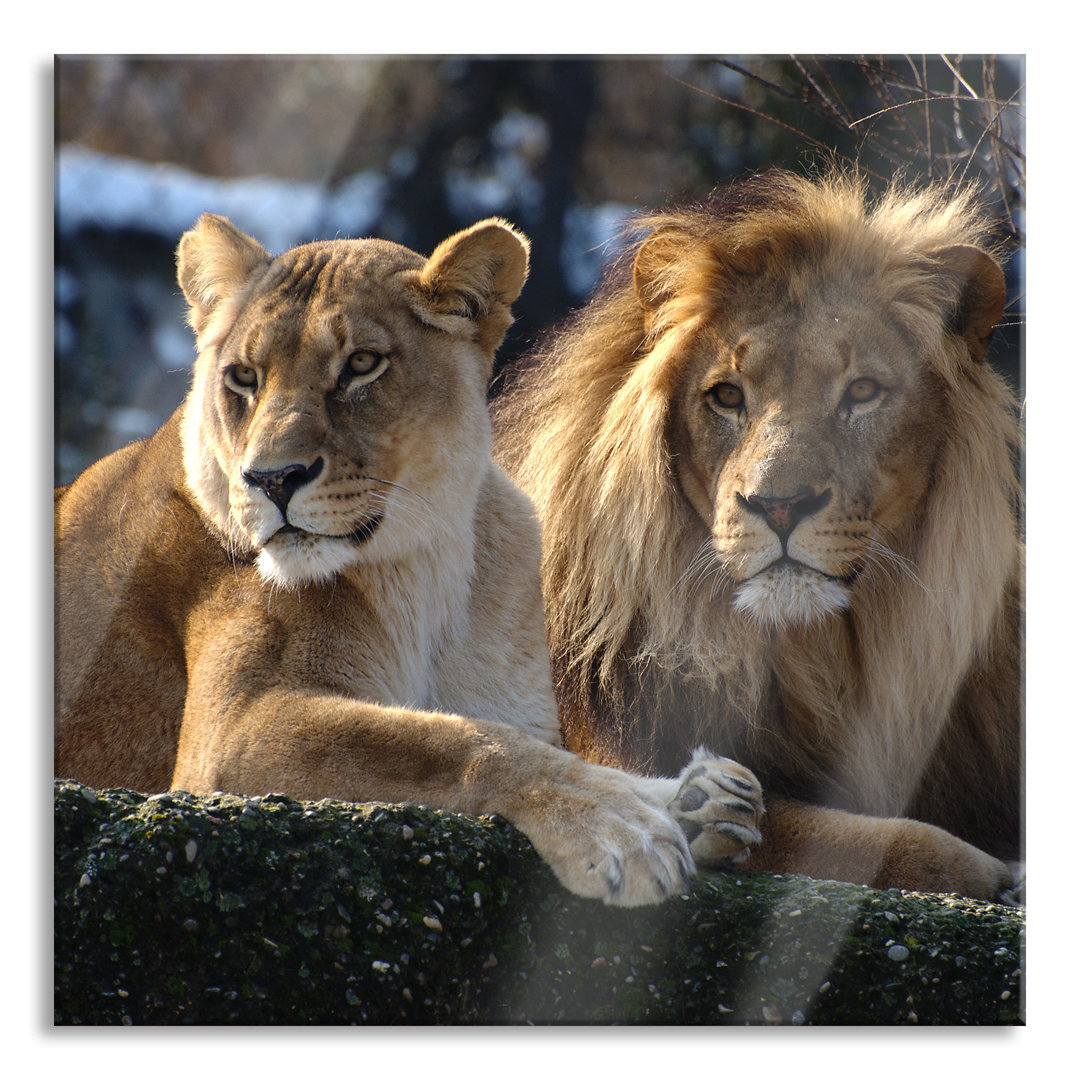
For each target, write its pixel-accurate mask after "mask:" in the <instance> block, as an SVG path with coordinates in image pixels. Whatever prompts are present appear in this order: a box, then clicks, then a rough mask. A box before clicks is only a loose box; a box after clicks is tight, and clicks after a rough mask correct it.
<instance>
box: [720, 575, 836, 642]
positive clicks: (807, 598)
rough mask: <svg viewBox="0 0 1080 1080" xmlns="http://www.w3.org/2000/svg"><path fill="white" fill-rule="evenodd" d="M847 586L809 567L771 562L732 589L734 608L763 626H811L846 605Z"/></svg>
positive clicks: (777, 627)
mask: <svg viewBox="0 0 1080 1080" xmlns="http://www.w3.org/2000/svg"><path fill="white" fill-rule="evenodd" d="M848 602H849V591H848V587H847V586H846V585H844V584H843V582H841V581H838V580H836V579H835V578H831V577H827V576H826V575H825V574H819V573H817V572H816V571H814V570H811V569H810V568H809V567H803V566H794V565H791V564H789V563H787V564H784V565H782V566H771V567H769V568H768V569H766V570H763V571H762V572H761V573H760V574H755V575H754V577H752V578H750V579H749V580H748V581H744V582H743V583H742V584H741V585H740V586H739V587H738V589H737V590H736V592H735V600H734V607H735V610H736V611H740V612H742V613H743V614H744V615H748V616H749V617H750V618H751V619H752V620H753V621H754V622H756V623H758V624H759V625H761V626H763V627H767V628H776V629H783V628H785V627H797V626H813V625H814V624H815V623H820V622H822V621H823V620H824V619H826V618H828V617H829V616H830V615H835V614H837V613H838V612H841V611H843V610H844V609H845V608H847V606H848Z"/></svg>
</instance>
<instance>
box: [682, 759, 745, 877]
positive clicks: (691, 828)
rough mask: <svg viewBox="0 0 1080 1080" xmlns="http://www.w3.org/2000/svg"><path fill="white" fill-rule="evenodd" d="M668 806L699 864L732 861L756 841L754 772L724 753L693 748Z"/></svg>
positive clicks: (722, 863) (719, 863) (741, 857)
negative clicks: (715, 755)
mask: <svg viewBox="0 0 1080 1080" xmlns="http://www.w3.org/2000/svg"><path fill="white" fill-rule="evenodd" d="M678 782H679V790H678V792H677V793H676V795H675V798H674V799H673V800H672V801H671V802H670V803H669V805H668V811H669V812H670V813H671V816H672V817H673V818H674V819H675V821H676V822H678V824H679V826H680V828H681V829H682V831H683V833H684V834H685V835H686V839H687V842H688V843H689V845H690V851H691V853H692V854H693V856H694V860H695V861H696V862H697V863H698V865H700V866H714V867H715V866H735V865H737V864H738V863H740V862H742V861H743V860H744V859H745V858H746V857H747V856H748V855H749V854H750V848H751V846H752V845H753V844H759V843H760V842H761V828H760V826H761V819H762V817H763V815H764V814H765V806H764V804H763V803H762V801H761V785H760V784H759V783H758V781H757V777H756V776H754V774H753V773H752V772H751V771H750V770H749V769H747V768H746V767H745V766H743V765H740V764H739V763H738V762H736V761H732V760H731V759H730V758H722V757H713V756H712V755H711V754H709V753H707V752H706V751H704V750H698V751H697V752H696V753H695V754H694V756H693V757H692V758H691V759H690V764H689V765H687V767H686V768H685V769H684V770H683V771H682V773H681V774H680V776H679V781H678Z"/></svg>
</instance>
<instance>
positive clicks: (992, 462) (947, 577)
mask: <svg viewBox="0 0 1080 1080" xmlns="http://www.w3.org/2000/svg"><path fill="white" fill-rule="evenodd" d="M640 224H641V228H642V232H643V233H645V234H646V235H645V237H644V239H643V240H640V241H639V242H638V243H637V244H636V245H635V247H634V249H633V251H632V253H631V258H632V260H633V261H632V262H631V261H629V260H627V261H626V262H624V263H623V264H621V265H619V266H617V267H616V268H615V270H614V272H613V274H612V275H611V277H610V279H609V280H608V282H607V283H606V285H605V286H604V288H603V289H602V290H601V292H600V293H599V294H598V296H597V297H596V298H594V300H593V301H592V302H591V303H590V305H589V306H588V307H587V308H586V309H585V310H584V311H583V312H582V313H581V314H580V315H579V316H578V317H577V318H576V319H575V320H574V321H573V322H572V323H571V324H569V326H568V327H567V328H564V329H563V330H561V331H559V332H557V333H556V334H554V335H553V336H552V337H551V339H550V340H549V341H548V342H547V343H546V345H544V346H542V347H541V349H540V350H538V353H537V355H536V356H534V357H532V358H531V360H530V363H529V365H527V366H526V367H525V369H524V371H523V373H522V374H521V375H520V377H519V378H518V379H517V380H516V382H515V383H514V384H513V385H512V388H511V390H510V391H509V392H508V393H507V394H506V395H505V396H504V398H503V399H502V400H501V401H500V402H499V403H498V405H497V413H496V421H497V422H496V430H497V442H496V456H497V458H498V459H499V460H500V461H501V462H502V463H503V464H504V465H505V466H506V467H507V468H508V470H509V471H510V473H511V475H512V476H513V477H514V478H515V479H516V480H517V481H518V482H519V483H520V484H521V485H522V487H524V489H525V490H526V491H527V492H528V493H529V494H530V495H531V496H532V498H533V500H534V502H535V504H536V506H537V510H538V513H539V516H540V520H541V525H542V529H543V535H544V545H543V560H542V575H543V587H544V594H545V603H546V611H547V626H548V640H549V646H550V647H551V649H552V651H553V655H554V659H555V665H556V670H557V674H558V692H559V696H560V705H561V710H562V722H563V729H564V735H565V738H566V741H567V745H568V746H569V747H570V748H571V749H575V750H577V751H579V752H580V753H582V754H583V755H584V756H585V757H587V758H588V759H590V760H594V761H601V762H605V763H608V764H612V765H618V766H620V767H624V768H628V769H635V770H645V771H652V770H659V771H664V770H668V769H670V767H671V762H672V760H675V759H679V758H680V755H682V754H684V753H685V751H686V749H687V748H689V747H691V746H696V745H698V744H703V745H705V746H706V747H708V748H710V749H711V750H713V751H716V752H722V753H726V754H730V755H731V756H732V757H734V758H735V759H737V760H738V761H740V762H742V763H743V764H744V765H747V766H749V767H750V768H751V769H753V770H754V772H755V773H756V774H757V776H758V777H759V778H760V779H761V781H762V783H763V786H764V789H765V794H766V805H767V807H768V809H769V813H768V817H767V819H766V828H765V832H766V839H765V843H764V844H763V846H762V847H761V848H760V849H758V850H757V852H755V854H754V855H753V856H752V859H751V862H750V863H749V864H748V865H751V866H758V867H764V868H768V869H778V870H796V871H803V872H806V873H812V874H815V875H818V876H827V877H839V878H847V879H850V880H855V881H863V882H867V883H873V884H876V885H898V886H904V887H908V888H929V889H939V890H958V891H961V892H965V893H968V894H970V895H974V896H993V895H996V894H997V893H998V892H999V891H1000V889H1001V887H1002V886H1003V884H1005V883H1006V882H1007V881H1008V879H1009V874H1008V871H1007V870H1006V868H1005V866H1004V865H1003V864H1002V863H1001V862H1000V861H999V858H1001V859H1006V858H1007V859H1016V858H1017V857H1018V855H1019V847H1020V824H1019V816H1020V800H1021V795H1020V741H1021V740H1020V700H1019V685H1020V671H1019V664H1020V659H1019V583H1020V572H1021V570H1020V546H1019V542H1018V538H1017V524H1016V510H1017V506H1018V501H1019V497H1018V491H1017V484H1016V480H1015V476H1014V468H1013V463H1012V458H1011V455H1012V453H1013V452H1014V450H1015V449H1016V447H1017V446H1018V442H1019V434H1018V426H1017V419H1016V408H1015V402H1014V401H1013V399H1012V397H1011V395H1010V393H1009V392H1008V391H1007V389H1006V388H1005V386H1004V385H1003V383H1002V382H1001V380H1000V379H999V378H998V377H997V376H996V375H995V374H994V373H993V372H992V371H991V369H990V368H989V367H988V366H987V365H986V364H985V362H984V360H983V357H984V353H985V350H986V346H987V341H988V339H989V335H990V332H991V330H992V328H993V325H994V324H995V323H996V322H997V321H998V319H999V318H1000V315H1001V311H1002V306H1003V302H1004V280H1003V277H1002V273H1001V270H1000V269H999V267H998V265H997V262H996V261H995V257H994V254H993V249H992V247H991V246H990V245H989V244H988V242H987V227H986V223H985V222H984V221H983V220H982V218H980V216H979V214H978V212H977V209H976V206H975V204H974V202H973V199H972V197H971V196H970V195H969V194H961V195H959V196H953V197H949V196H947V195H946V194H944V193H943V192H940V191H935V190H931V191H922V192H919V191H905V190H901V189H899V188H896V189H894V190H892V191H890V192H889V193H888V194H887V195H886V196H885V197H884V198H883V199H881V200H880V201H879V202H878V203H877V204H876V205H872V206H871V205H868V200H867V197H866V192H865V190H864V186H863V185H862V184H861V183H860V182H859V181H858V180H856V179H854V178H851V177H847V176H843V175H833V176H830V177H828V178H827V179H825V180H823V181H821V182H817V183H814V182H810V181H806V180H802V179H800V178H797V177H795V176H794V175H792V174H787V173H773V174H768V175H767V176H765V177H760V178H756V179H754V180H752V181H750V182H747V183H745V184H742V185H738V186H735V187H733V188H731V189H729V190H728V191H726V192H725V193H723V194H722V195H720V196H718V198H717V199H716V200H714V201H713V202H712V203H710V204H708V205H702V206H698V207H694V208H691V209H689V210H685V211H677V212H671V213H658V214H654V215H650V216H647V217H645V218H644V219H643V221H642V222H641V223H640ZM770 518H771V519H772V521H773V522H774V524H770ZM788 528H790V533H787V532H786V529H788ZM784 541H786V549H785V548H784V546H783V544H784ZM785 550H786V554H787V556H788V558H787V559H786V560H785V562H784V564H783V565H782V566H781V565H773V564H774V561H775V560H777V559H778V558H780V557H781V556H783V555H784V554H785ZM823 807H831V808H835V809H833V810H828V811H826V810H824V809H822V808H823ZM904 815H906V817H904ZM907 818H915V819H918V821H912V820H908V819H907ZM884 819H893V820H884ZM924 823H929V824H924ZM953 834H955V835H953ZM958 837H961V838H963V839H962V840H961V839H958ZM972 845H977V847H976V846H972ZM980 848H981V849H985V850H986V851H989V852H992V854H993V856H996V857H991V856H990V855H987V854H985V853H984V851H983V850H979V849H980Z"/></svg>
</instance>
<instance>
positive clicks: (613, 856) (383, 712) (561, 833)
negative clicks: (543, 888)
mask: <svg viewBox="0 0 1080 1080" xmlns="http://www.w3.org/2000/svg"><path fill="white" fill-rule="evenodd" d="M220 690H221V688H220V687H219V688H218V691H219V692H218V693H215V695H214V702H215V704H214V705H213V706H212V707H211V708H209V709H202V708H199V707H198V706H197V705H195V704H193V703H192V699H191V697H189V705H188V709H187V711H186V712H185V716H184V723H183V727H182V730H181V736H180V746H179V754H178V758H177V764H176V770H175V773H174V775H173V783H172V786H173V787H174V788H180V789H184V790H187V791H190V792H193V793H195V794H206V793H209V792H212V791H216V790H221V791H233V792H237V793H244V794H264V793H266V792H269V791H278V792H282V793H284V794H286V795H289V796H291V797H293V798H299V799H322V798H333V799H342V800H348V801H377V802H410V803H421V804H424V805H427V806H430V807H434V808H436V809H443V810H453V811H457V812H460V813H467V814H485V813H493V814H499V815H500V816H502V817H504V818H506V819H507V820H508V821H510V822H511V823H512V824H514V825H515V826H517V827H518V828H519V829H521V831H522V832H523V833H524V834H525V835H526V836H527V837H528V838H529V840H530V841H531V842H532V844H533V846H534V847H535V848H536V850H537V852H538V853H539V854H540V856H541V857H542V858H543V859H544V860H545V861H546V862H547V863H548V864H549V865H550V866H551V868H552V869H553V870H554V872H555V874H556V876H557V877H558V878H559V880H560V881H561V882H562V883H563V885H565V886H566V887H567V888H568V889H570V890H571V891H572V892H575V893H577V894H579V895H581V896H587V897H593V898H596V899H600V900H603V901H604V902H606V903H611V904H617V905H621V906H634V905H638V904H649V903H655V902H657V901H660V900H662V899H663V898H664V897H666V896H668V895H670V894H671V893H674V892H679V891H681V890H683V889H685V888H686V887H687V885H688V882H689V876H690V874H691V872H692V870H693V859H692V857H691V855H690V851H689V849H688V846H687V842H686V839H685V837H684V836H683V832H682V830H681V829H680V828H679V826H678V825H677V824H676V823H675V821H674V820H673V819H672V818H671V816H670V815H669V814H668V813H667V811H666V809H665V805H664V802H663V800H662V799H661V798H660V797H659V796H658V795H657V794H655V793H654V792H652V791H649V790H646V789H644V788H642V787H641V786H640V785H639V783H638V781H637V780H636V778H634V777H631V776H629V775H628V774H626V773H622V772H619V771H618V770H616V769H610V768H606V767H604V766H599V765H591V764H589V763H587V762H585V761H582V760H581V759H580V758H578V757H576V756H575V755H574V754H571V753H569V752H568V751H565V750H562V749H560V748H558V747H554V746H550V745H548V744H546V743H543V742H540V741H539V740H538V739H535V738H533V737H531V736H529V735H526V734H524V733H523V732H520V731H517V730H515V729H514V728H511V727H509V726H508V725H505V724H499V723H492V722H485V721H476V720H467V719H464V718H462V717H458V716H453V715H450V714H443V713H430V712H419V711H414V710H409V709H402V708H395V707H385V706H381V705H375V704H370V703H366V702H360V701H353V700H349V699H347V698H343V697H336V696H332V695H328V694H313V693H297V692H293V691H290V690H286V689H273V690H269V691H265V692H263V693H260V694H258V695H257V696H253V697H249V698H247V699H246V700H243V699H239V698H234V699H233V701H234V704H233V705H232V706H231V707H230V706H229V704H227V703H228V702H229V695H228V694H227V693H221V692H220Z"/></svg>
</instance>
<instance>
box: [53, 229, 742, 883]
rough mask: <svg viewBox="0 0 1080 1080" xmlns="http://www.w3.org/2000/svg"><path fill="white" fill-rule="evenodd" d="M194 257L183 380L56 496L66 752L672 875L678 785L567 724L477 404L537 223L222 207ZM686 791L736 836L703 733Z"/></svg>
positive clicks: (529, 517) (130, 772) (194, 238)
mask: <svg viewBox="0 0 1080 1080" xmlns="http://www.w3.org/2000/svg"><path fill="white" fill-rule="evenodd" d="M177 255H178V277H179V282H180V286H181V288H182V289H183V292H184V295H185V297H186V298H187V301H188V304H189V307H190V322H191V324H192V326H193V328H194V330H195V333H196V336H197V346H198V358H197V360H196V364H195V369H194V375H193V382H192V387H191V391H190V393H189V395H188V397H187V399H186V401H185V402H184V403H183V405H182V406H181V408H179V409H178V410H177V412H176V413H175V414H174V415H173V416H172V417H171V419H169V420H168V421H167V422H166V423H165V425H164V426H163V427H162V428H161V429H160V430H159V431H158V432H157V433H156V434H155V435H154V436H152V437H151V438H150V439H148V440H146V441H144V442H141V443H136V444H134V445H132V446H128V447H126V448H125V449H122V450H120V451H117V452H116V453H114V454H112V455H110V456H108V457H106V458H104V459H103V460H101V461H99V462H97V463H96V464H95V465H93V466H91V467H90V468H89V469H87V470H86V472H84V473H83V474H82V475H81V476H79V477H78V478H77V479H76V480H75V482H74V483H73V484H71V485H70V486H69V487H66V488H61V489H58V490H57V492H56V499H55V574H56V726H55V768H56V773H57V774H58V775H59V776H63V777H74V778H77V779H79V780H81V781H83V782H84V783H87V784H90V785H96V786H123V787H129V788H134V789H138V790H142V791H160V790H163V789H167V788H183V789H186V790H188V791H190V792H193V793H196V794H200V793H208V792H213V791H215V790H224V791H231V792H236V793H241V794H261V793H265V792H268V791H279V792H284V793H285V794H288V795H291V796H293V797H296V798H303V799H320V798H336V799H347V800H383V801H408V802H418V803H425V804H427V805H429V806H432V807H436V808H443V809H449V810H457V811H463V812H467V813H497V814H501V815H503V816H504V817H506V818H507V819H509V820H510V821H511V822H513V823H514V824H515V825H517V826H518V827H519V828H521V829H522V830H523V831H524V832H525V834H526V835H527V836H528V837H529V839H530V840H531V841H532V843H533V844H534V845H535V847H536V849H537V850H538V851H539V853H540V854H541V855H542V856H543V858H544V859H546V860H547V862H548V863H550V865H551V866H552V867H553V869H554V870H555V872H556V874H557V875H558V877H559V878H560V880H561V881H562V882H563V883H564V884H565V885H566V886H567V887H568V888H570V889H571V890H573V891H574V892H577V893H579V894H581V895H584V896H589V897H599V898H602V899H603V900H605V901H607V902H610V903H614V904H621V905H635V904H643V903H649V902H654V901H658V900H660V899H662V898H663V897H665V896H666V895H668V894H669V893H671V892H672V891H675V890H680V889H683V888H684V887H685V885H686V881H687V875H688V874H689V873H690V871H691V868H692V865H693V864H692V858H691V854H690V851H689V848H688V845H687V842H686V840H685V838H684V831H683V829H682V828H681V827H680V825H679V824H678V823H677V822H676V821H675V820H674V819H673V817H672V816H671V814H669V812H668V811H667V809H666V806H667V804H668V803H669V802H670V801H671V800H672V799H673V798H674V797H675V796H676V792H677V790H678V789H679V788H680V782H678V781H664V782H661V783H655V782H653V781H649V780H644V779H641V778H637V777H633V776H629V775H626V774H624V773H622V772H619V771H616V770H614V769H610V768H602V767H598V766H596V765H590V764H587V763H585V762H584V761H582V760H580V759H579V758H578V757H576V756H575V755H573V754H571V753H569V752H567V751H566V750H564V749H561V748H560V746H559V745H558V743H559V729H558V720H557V714H556V708H555V703H554V700H553V695H552V688H551V679H550V669H549V663H548V657H547V652H546V648H545V643H544V629H543V619H542V610H541V599H540V592H539V578H538V559H539V536H538V530H537V526H536V522H535V518H534V515H533V512H532V508H531V506H530V505H529V503H528V500H527V499H526V498H525V496H524V495H522V494H521V493H520V491H519V490H518V489H516V488H515V487H514V486H513V485H512V484H511V482H510V481H509V480H508V479H507V478H506V476H505V475H504V474H503V473H502V472H501V471H500V470H499V468H498V467H497V466H495V464H494V463H493V461H492V459H491V456H490V442H491V433H490V425H489V421H488V417H487V412H486V405H485V388H486V384H487V381H488V378H489V376H490V373H491V365H492V357H493V353H494V351H495V349H496V348H497V347H498V345H499V343H500V342H501V341H502V338H503V335H504V334H505V332H506V329H507V327H508V326H509V325H510V322H511V316H510V304H511V303H512V301H513V300H514V299H515V298H516V297H517V295H518V293H519V292H520V290H521V287H522V285H523V283H524V281H525V277H526V273H527V265H528V245H527V241H526V240H525V239H524V238H523V237H522V236H520V235H519V234H518V233H517V232H515V231H514V230H513V229H512V228H510V227H509V226H508V225H506V224H505V223H503V222H501V221H498V220H494V219H492V220H488V221H484V222H481V223H479V224H477V225H475V226H474V227H473V228H471V229H468V230H466V231H464V232H462V233H459V234H457V235H455V236H452V237H450V238H449V239H448V240H446V241H444V242H443V243H442V244H441V245H440V246H439V247H438V248H437V249H436V251H435V252H434V254H433V255H432V256H431V258H429V259H425V258H423V257H422V256H420V255H417V254H415V253H414V252H412V251H409V250H407V249H405V248H402V247H400V246H397V245H395V244H392V243H388V242H384V241H379V240H351V241H334V242H325V243H314V244H308V245H305V246H302V247H299V248H296V249H294V250H292V251H288V252H286V253H285V254H283V255H280V256H278V257H277V258H271V256H270V255H269V254H268V253H267V252H266V251H265V250H264V249H263V248H262V247H261V246H260V245H259V244H258V243H257V242H256V241H255V240H253V239H252V238H251V237H249V236H246V235H244V234H243V233H241V232H239V231H238V230H237V229H236V228H235V227H234V226H233V225H232V224H231V223H230V222H228V221H227V220H225V219H224V218H221V217H216V216H213V215H210V214H206V215H204V216H203V217H202V218H200V220H199V222H198V223H197V225H196V226H195V227H194V228H193V229H192V230H191V231H189V232H187V233H186V234H185V235H184V236H183V238H182V239H181V241H180V245H179V249H178V253H177ZM687 771H688V774H690V773H691V770H689V769H688V770H687ZM691 790H693V792H695V793H696V794H697V795H698V796H700V797H698V798H694V799H691V800H690V801H691V802H695V803H702V804H703V805H701V806H699V807H697V808H696V809H694V810H692V811H689V813H690V815H691V816H693V817H695V818H697V819H699V821H700V822H703V823H704V824H705V825H706V826H707V828H706V832H707V835H708V839H709V843H710V844H711V845H712V847H713V848H714V849H715V853H717V854H720V855H722V856H728V857H731V858H738V857H739V856H740V855H742V854H744V853H745V851H746V849H747V847H748V845H750V844H752V843H753V842H755V841H756V839H757V838H758V836H759V833H758V831H757V818H758V813H759V809H758V806H757V802H758V799H759V795H760V789H759V788H758V786H757V784H756V781H755V780H754V778H753V776H752V774H750V773H749V772H747V771H746V770H745V769H743V768H741V767H740V766H737V765H735V764H734V763H726V762H724V761H722V760H718V759H713V758H704V759H701V760H699V761H695V763H694V769H693V770H692V774H690V775H688V777H687V779H686V787H685V788H684V789H683V793H682V796H681V797H680V798H681V800H682V801H684V802H685V801H686V796H687V793H689V792H690V791H691ZM687 805H689V803H688V804H687ZM676 813H681V811H678V810H676ZM695 827H696V826H695Z"/></svg>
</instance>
